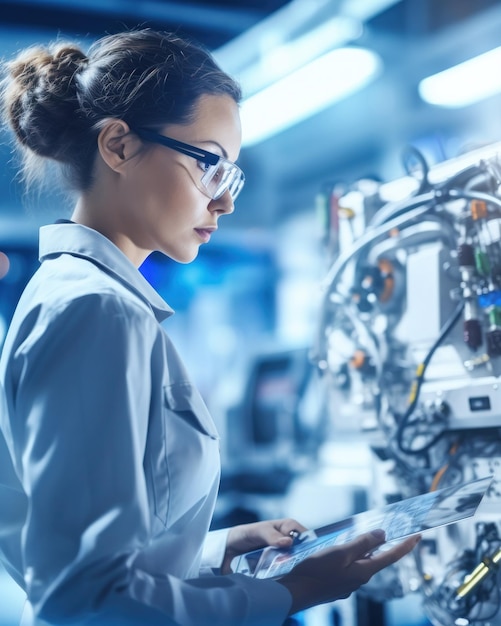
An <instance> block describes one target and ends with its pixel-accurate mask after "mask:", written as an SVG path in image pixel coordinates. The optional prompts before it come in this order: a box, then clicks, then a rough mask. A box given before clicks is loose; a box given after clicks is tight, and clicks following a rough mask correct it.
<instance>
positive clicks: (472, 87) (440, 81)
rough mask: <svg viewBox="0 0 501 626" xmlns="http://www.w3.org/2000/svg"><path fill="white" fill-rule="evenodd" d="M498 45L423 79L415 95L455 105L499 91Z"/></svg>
mask: <svg viewBox="0 0 501 626" xmlns="http://www.w3.org/2000/svg"><path fill="white" fill-rule="evenodd" d="M500 66H501V47H499V48H495V49H494V50H490V51H489V52H485V53H484V54H481V55H479V56H476V57H474V58H472V59H469V60H468V61H465V62H464V63H460V64H459V65H455V66H453V67H450V68H449V69H447V70H444V71H443V72H439V73H438V74H433V75H432V76H428V77H427V78H424V79H423V80H422V81H421V82H420V83H419V87H418V89H419V95H420V96H421V98H422V99H423V100H424V101H425V102H428V103H429V104H434V105H438V106H442V107H449V108H459V107H466V106H468V105H470V104H474V103H475V102H478V101H480V100H484V99H485V98H489V97H490V96H493V95H495V94H497V93H500V92H501V72H500V71H499V68H500Z"/></svg>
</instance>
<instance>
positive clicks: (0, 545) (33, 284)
mask: <svg viewBox="0 0 501 626" xmlns="http://www.w3.org/2000/svg"><path fill="white" fill-rule="evenodd" d="M40 260H41V262H42V264H41V267H40V268H39V270H38V271H37V273H36V274H35V276H34V277H33V279H32V280H31V281H30V283H29V284H28V286H27V288H26V290H25V292H24V294H23V296H22V297H21V300H20V302H19V305H18V308H17V310H16V312H15V314H14V318H13V321H12V324H11V327H10V330H9V332H8V335H7V338H6V341H5V345H4V349H3V353H2V358H1V360H0V402H1V405H0V406H1V407H2V408H1V411H0V455H1V456H2V461H1V462H0V556H1V557H2V560H3V561H4V563H5V566H6V568H7V569H8V571H9V572H10V573H11V575H12V576H13V578H14V579H15V580H16V581H17V582H18V583H19V584H20V585H21V586H22V587H23V589H25V590H26V593H27V598H28V600H27V605H26V610H25V613H24V617H23V626H35V625H36V626H39V625H41V624H45V623H50V624H59V623H78V624H79V625H80V624H85V625H87V624H89V625H90V624H92V625H97V624H99V625H100V626H104V625H105V626H113V625H114V624H116V625H117V626H118V625H120V626H125V625H126V624H134V625H137V626H139V625H141V626H146V625H147V624H155V625H157V624H163V625H166V626H167V625H170V624H180V625H182V626H203V625H206V624H207V625H209V624H210V626H217V625H224V626H239V625H242V626H244V625H245V626H255V625H260V626H275V625H279V624H281V623H282V622H283V620H284V619H285V617H286V615H287V612H288V609H289V607H290V603H291V598H290V594H289V592H288V591H287V590H286V589H285V588H284V587H283V586H282V585H280V584H278V583H277V582H274V581H264V580H254V579H251V578H249V577H246V576H242V575H237V574H232V575H229V576H221V575H216V574H214V568H217V567H218V566H219V565H220V563H221V559H222V555H223V553H224V545H225V541H226V532H225V531H218V532H216V533H208V528H209V524H210V521H211V517H212V514H213V510H214V504H215V500H216V496H217V489H218V483H219V471H220V470H219V467H220V461H219V441H218V434H217V432H216V428H215V426H214V423H213V421H212V419H211V416H210V415H209V413H208V411H207V408H206V406H205V404H204V402H203V400H202V398H201V397H200V394H199V393H198V391H197V390H196V389H195V388H194V387H193V385H192V384H191V382H190V380H189V377H188V375H187V373H186V371H185V369H184V367H183V365H182V363H181V361H180V358H179V356H178V354H177V352H176V351H175V349H174V347H173V346H172V344H171V342H170V341H169V339H168V337H167V335H166V334H165V332H164V331H163V329H162V327H161V325H160V322H161V321H162V320H164V319H165V318H166V317H168V316H169V315H170V314H171V313H172V310H171V309H170V307H169V306H168V305H167V304H166V303H165V302H164V301H163V300H162V299H161V298H160V296H159V295H158V294H157V293H156V292H155V291H154V289H153V288H152V287H151V286H150V285H149V284H148V283H147V281H146V280H145V279H144V278H143V277H142V275H141V274H140V273H139V272H138V271H137V269H136V268H135V267H134V266H133V264H132V263H131V262H130V261H129V260H128V259H127V257H126V256H125V255H124V254H123V253H122V252H121V251H120V250H119V249H118V248H117V247H116V246H114V245H113V244H112V243H111V242H110V241H109V240H108V239H106V238H105V237H104V236H102V235H101V234H99V233H97V232H96V231H94V230H92V229H90V228H86V227H84V226H81V225H77V224H55V225H51V226H44V227H43V228H42V229H41V232H40ZM6 450H8V453H9V454H7V453H6ZM2 453H3V454H2Z"/></svg>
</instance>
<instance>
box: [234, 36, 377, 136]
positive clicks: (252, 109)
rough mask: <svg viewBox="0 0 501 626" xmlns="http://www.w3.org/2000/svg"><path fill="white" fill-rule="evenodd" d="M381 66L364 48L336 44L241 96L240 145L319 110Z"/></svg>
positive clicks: (365, 81) (364, 82)
mask: <svg viewBox="0 0 501 626" xmlns="http://www.w3.org/2000/svg"><path fill="white" fill-rule="evenodd" d="M380 70H381V61H380V59H379V57H378V56H377V55H376V54H375V53H373V52H371V51H370V50H366V49H364V48H338V49H336V50H331V51H330V52H328V53H327V54H325V55H324V56H321V57H318V58H317V59H315V60H314V61H312V62H311V63H308V64H307V65H305V66H304V67H302V68H300V69H298V70H296V71H295V72H293V73H291V74H289V75H288V76H286V77H285V78H282V79H281V80H279V81H278V82H276V83H273V84H272V85H270V86H269V87H267V88H266V89H263V91H260V92H259V93H256V94H255V95H253V96H251V97H250V98H248V99H247V100H244V102H243V103H242V107H241V117H242V127H243V145H244V146H250V145H253V144H256V143H258V142H260V141H263V140H264V139H266V138H268V137H270V136H272V135H274V134H276V133H278V132H281V131H283V130H285V129H286V128H289V127H290V126H293V125H294V124H296V123H298V122H300V121H301V120H304V119H306V118H307V117H310V116H311V115H314V114H315V113H318V112H319V111H321V110H322V109H325V108H327V107H328V106H330V105H332V104H334V102H336V101H339V100H341V99H342V98H345V97H347V96H348V95H350V94H352V93H354V92H355V91H357V90H359V89H361V88H362V87H364V86H365V85H367V84H368V83H369V82H370V81H371V80H372V79H373V78H374V77H375V76H376V75H377V74H378V73H379V71H380Z"/></svg>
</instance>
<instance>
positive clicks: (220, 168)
mask: <svg viewBox="0 0 501 626" xmlns="http://www.w3.org/2000/svg"><path fill="white" fill-rule="evenodd" d="M133 132H135V133H136V134H137V135H138V137H140V138H141V139H143V140H144V141H149V142H151V143H158V144H160V145H162V146H165V147H167V148H171V149H172V150H175V151H176V152H181V153H182V154H186V155H187V156H189V157H192V158H194V159H196V160H197V161H199V162H200V163H202V164H203V166H204V167H203V169H202V176H201V178H200V182H201V183H202V187H203V189H204V190H205V192H206V193H207V195H208V196H209V198H211V199H212V200H218V199H219V198H221V196H222V195H223V194H225V193H226V192H227V191H229V192H230V195H231V199H232V200H233V202H235V200H236V199H237V197H238V194H239V193H240V192H241V191H242V187H243V186H244V183H245V176H244V173H243V172H242V170H241V169H240V168H239V167H238V165H235V163H232V162H231V161H228V160H227V159H225V158H223V157H222V156H219V155H218V154H214V153H213V152H208V151H207V150H203V149H202V148H197V147H196V146H191V145H190V144H189V143H183V142H182V141H178V140H177V139H172V138H171V137H165V135H161V134H160V133H157V132H155V131H153V130H149V129H147V128H136V129H134V131H133Z"/></svg>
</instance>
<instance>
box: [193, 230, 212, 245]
mask: <svg viewBox="0 0 501 626" xmlns="http://www.w3.org/2000/svg"><path fill="white" fill-rule="evenodd" d="M214 230H215V229H214V228H195V232H196V233H197V235H198V236H199V237H200V239H201V240H202V241H203V242H204V243H208V242H209V241H210V236H211V235H212V233H213V232H214Z"/></svg>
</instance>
